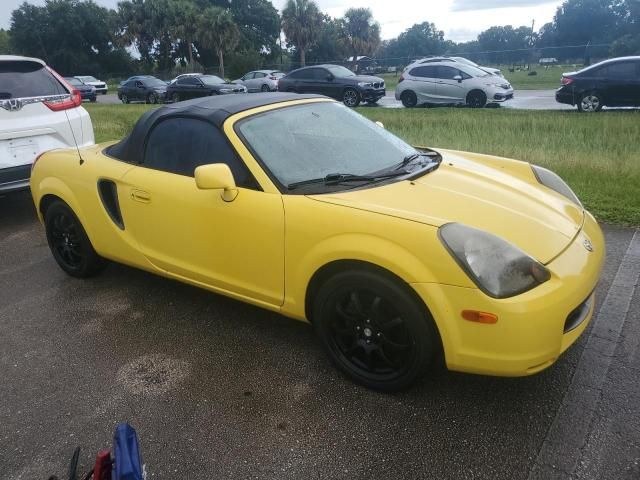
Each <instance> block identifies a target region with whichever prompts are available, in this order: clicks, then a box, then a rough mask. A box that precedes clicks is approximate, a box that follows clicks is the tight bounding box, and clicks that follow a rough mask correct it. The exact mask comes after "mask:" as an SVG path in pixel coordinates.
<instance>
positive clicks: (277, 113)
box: [31, 93, 605, 391]
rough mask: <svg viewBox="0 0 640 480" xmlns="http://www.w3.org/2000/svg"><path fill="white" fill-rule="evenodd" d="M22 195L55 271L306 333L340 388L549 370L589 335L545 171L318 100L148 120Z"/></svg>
mask: <svg viewBox="0 0 640 480" xmlns="http://www.w3.org/2000/svg"><path fill="white" fill-rule="evenodd" d="M31 190H32V193H33V199H34V201H35V204H36V207H37V211H38V214H39V216H40V219H41V221H43V223H44V225H45V227H46V233H47V240H48V242H49V246H50V247H51V251H52V253H53V256H54V258H55V260H56V261H57V262H58V264H59V265H60V267H61V268H62V269H63V270H65V271H66V272H67V273H68V274H70V275H73V276H77V277H88V276H90V275H93V274H96V273H97V272H99V271H100V270H101V269H102V268H103V266H104V265H105V259H109V260H112V261H115V262H121V263H124V264H127V265H131V266H133V267H136V268H141V269H144V270H147V271H149V272H153V273H157V274H159V275H163V276H166V277H169V278H173V279H176V280H180V281H182V282H186V283H190V284H192V285H196V286H199V287H202V288H206V289H209V290H212V291H214V292H217V293H221V294H224V295H228V296H230V297H233V298H236V299H238V300H242V301H244V302H248V303H252V304H254V305H258V306H261V307H264V308H267V309H269V310H273V311H276V312H280V313H282V314H283V315H286V316H289V317H292V318H295V319H298V320H303V321H308V322H310V323H312V324H313V326H314V328H315V330H316V332H317V333H318V335H319V337H320V339H321V341H322V343H323V345H324V347H325V348H326V350H327V352H328V354H329V356H330V357H331V359H332V360H333V361H334V362H335V364H336V365H337V366H338V367H339V368H340V369H341V370H342V371H343V372H345V373H346V374H347V375H349V376H350V377H351V378H352V379H353V380H355V381H357V382H359V383H361V384H364V385H366V386H368V387H371V388H376V389H380V390H387V391H392V390H398V389H401V388H404V387H407V386H408V385H410V384H411V383H412V382H413V381H414V380H415V379H416V378H417V377H418V376H420V375H421V374H422V373H423V372H424V371H425V369H426V367H427V366H428V364H429V362H430V361H431V360H432V359H433V358H434V357H435V356H437V355H441V356H443V357H444V360H445V362H446V365H447V366H448V368H449V369H452V370H458V371H463V372H473V373H481V374H490V375H506V376H518V375H529V374H532V373H535V372H538V371H540V370H542V369H544V368H546V367H548V366H549V365H551V364H552V363H553V362H554V361H555V360H556V359H557V358H558V356H559V355H560V354H561V353H562V352H564V351H565V350H566V349H567V348H568V347H569V346H570V345H571V344H572V343H573V342H574V341H575V340H576V338H578V336H579V335H580V334H581V333H582V332H583V331H584V329H585V328H586V326H587V324H588V322H589V320H590V318H591V316H592V314H593V311H594V297H593V291H594V288H595V286H596V283H597V282H598V277H599V275H600V271H601V269H602V265H603V260H604V255H605V245H604V239H603V235H602V232H601V230H600V228H599V227H598V224H597V223H596V221H595V220H594V218H593V216H591V214H590V213H589V212H587V211H585V209H584V208H583V207H582V205H581V204H580V201H579V200H578V199H577V198H576V196H575V195H574V194H573V192H572V191H571V189H570V188H569V187H568V186H567V185H566V184H565V182H563V181H562V180H561V179H560V177H558V176H557V175H556V174H554V173H553V172H551V171H549V170H546V169H544V168H540V167H537V166H534V165H530V164H528V163H525V162H520V161H516V160H508V159H504V158H496V157H491V156H486V155H478V154H473V153H463V152H455V151H445V150H439V151H435V150H431V149H428V148H423V147H412V146H410V145H408V144H406V143H405V142H404V141H402V140H401V139H399V138H398V137H396V136H394V135H392V134H391V133H389V132H388V131H386V130H385V129H384V128H383V127H382V126H381V125H379V124H376V123H373V122H370V121H369V120H367V119H365V118H364V117H362V116H361V115H359V114H358V113H356V112H354V111H353V110H350V109H348V108H346V107H344V106H343V105H341V104H339V103H337V102H335V101H332V100H329V99H327V98H324V97H320V96H314V95H293V94H288V93H272V94H255V95H228V96H224V97H210V98H203V99H196V100H191V101H187V102H180V103H176V104H173V105H170V106H165V107H162V108H159V109H157V110H152V111H150V112H147V113H146V114H145V115H143V116H142V118H141V119H140V120H139V121H138V123H137V124H136V126H135V128H134V129H133V131H132V132H131V134H130V135H129V136H128V137H127V138H125V139H124V140H122V141H120V142H118V143H113V142H112V143H110V144H104V145H96V146H93V147H86V148H82V149H79V150H57V151H52V152H49V153H46V154H44V155H42V156H41V157H40V158H39V159H38V160H37V162H36V163H35V166H34V168H33V172H32V176H31ZM265 328H268V325H265Z"/></svg>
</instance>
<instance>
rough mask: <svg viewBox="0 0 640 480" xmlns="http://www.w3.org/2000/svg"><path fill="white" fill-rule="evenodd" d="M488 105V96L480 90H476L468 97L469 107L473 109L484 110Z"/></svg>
mask: <svg viewBox="0 0 640 480" xmlns="http://www.w3.org/2000/svg"><path fill="white" fill-rule="evenodd" d="M486 104H487V95H486V94H485V93H484V92H481V91H480V90H475V91H473V92H471V93H469V95H468V96H467V105H469V106H470V107H471V108H483V107H484V106H485V105H486Z"/></svg>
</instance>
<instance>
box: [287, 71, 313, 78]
mask: <svg viewBox="0 0 640 480" xmlns="http://www.w3.org/2000/svg"><path fill="white" fill-rule="evenodd" d="M307 72H308V69H305V70H298V71H295V72H291V73H290V74H289V75H287V76H288V77H289V78H295V79H296V80H298V79H300V78H307Z"/></svg>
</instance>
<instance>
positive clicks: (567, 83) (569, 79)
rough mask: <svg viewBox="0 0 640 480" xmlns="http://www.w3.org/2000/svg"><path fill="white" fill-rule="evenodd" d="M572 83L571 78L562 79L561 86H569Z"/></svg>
mask: <svg viewBox="0 0 640 480" xmlns="http://www.w3.org/2000/svg"><path fill="white" fill-rule="evenodd" d="M572 83H573V78H571V77H562V85H571V84H572Z"/></svg>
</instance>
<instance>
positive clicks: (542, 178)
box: [531, 165, 582, 207]
mask: <svg viewBox="0 0 640 480" xmlns="http://www.w3.org/2000/svg"><path fill="white" fill-rule="evenodd" d="M531 168H532V169H533V174H534V175H535V176H536V178H537V179H538V182H540V183H541V184H542V185H544V186H545V187H547V188H550V189H551V190H553V191H555V192H558V193H559V194H560V195H562V196H563V197H566V198H568V199H569V200H571V201H572V202H573V203H575V204H576V205H578V206H579V207H582V203H580V200H578V197H577V196H576V194H575V193H573V190H571V188H570V187H569V185H567V184H566V183H565V181H564V180H562V178H560V176H559V175H558V174H557V173H555V172H552V171H551V170H548V169H546V168H544V167H539V166H538V165H531Z"/></svg>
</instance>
